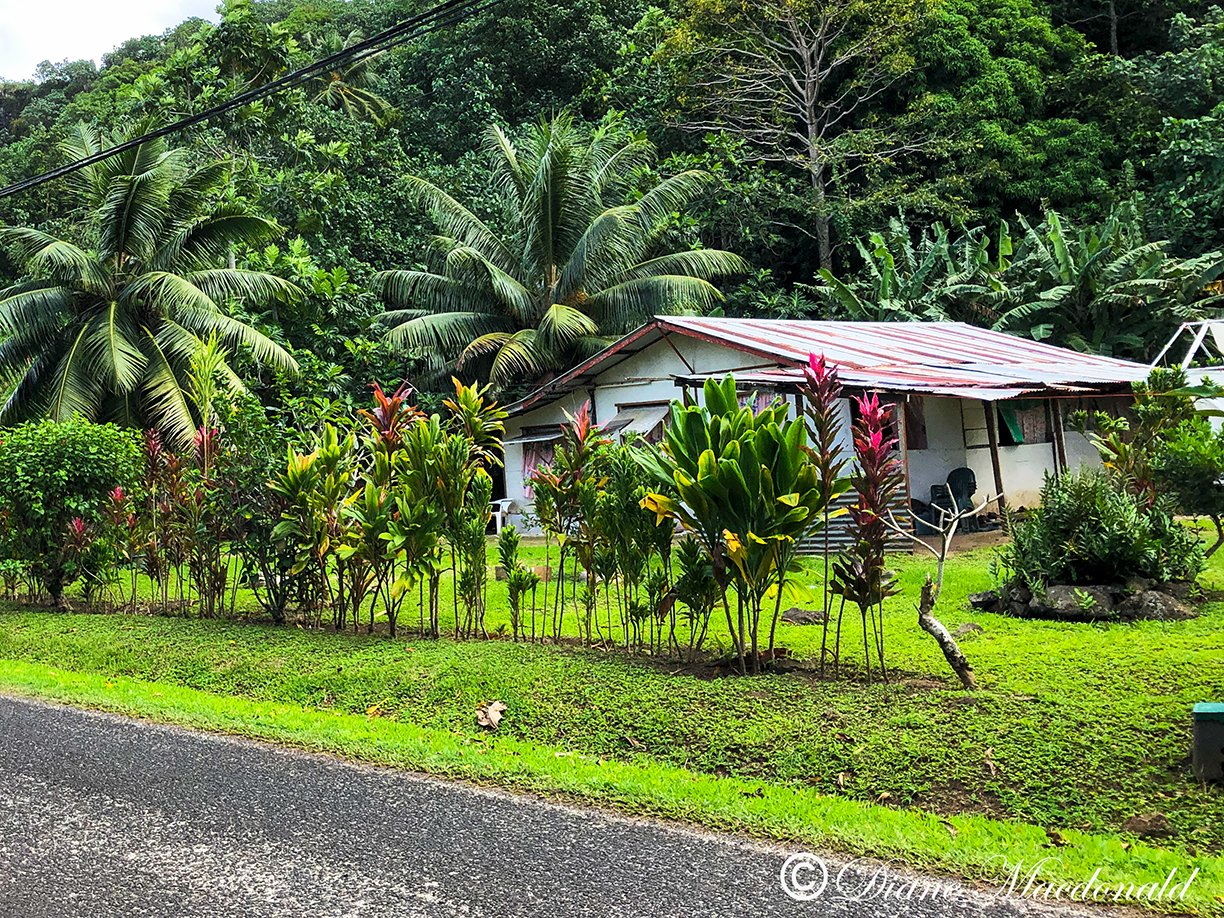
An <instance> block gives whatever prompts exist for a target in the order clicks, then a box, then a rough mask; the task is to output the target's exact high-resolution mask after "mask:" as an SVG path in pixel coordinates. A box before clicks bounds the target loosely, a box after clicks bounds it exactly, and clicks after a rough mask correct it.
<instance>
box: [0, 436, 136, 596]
mask: <svg viewBox="0 0 1224 918" xmlns="http://www.w3.org/2000/svg"><path fill="white" fill-rule="evenodd" d="M140 452H141V449H140V440H139V438H138V435H137V434H136V433H135V432H133V431H130V430H121V429H120V428H118V427H114V426H112V425H110V424H91V423H88V422H85V421H68V422H55V421H40V422H36V423H29V424H22V425H21V426H19V427H15V428H13V429H11V430H8V431H5V432H4V434H3V436H2V437H0V514H3V518H4V526H3V537H2V538H3V540H4V543H5V544H4V546H3V547H4V555H5V557H7V558H11V559H15V560H17V561H20V562H24V563H26V564H28V565H29V573H30V576H31V577H32V578H33V579H34V581H35V583H36V584H37V585H38V586H39V588H41V589H42V590H45V591H46V593H47V595H48V596H49V597H50V598H51V600H52V601H53V602H54V603H55V604H56V605H60V604H61V603H62V602H63V595H64V589H65V587H67V586H68V585H69V584H71V583H73V582H74V581H76V580H78V579H80V578H82V577H84V578H86V579H87V581H89V584H90V585H91V586H92V584H93V583H94V582H96V579H97V578H98V577H99V576H100V575H101V572H102V571H103V570H104V568H105V566H106V562H107V560H108V558H109V556H110V555H111V554H112V553H113V552H114V551H115V550H116V545H117V537H116V536H117V534H116V532H115V528H116V527H115V525H114V524H115V523H116V522H117V521H118V520H119V519H120V518H121V517H125V516H126V513H125V512H124V511H125V509H126V505H127V504H128V501H129V499H128V497H127V494H128V493H129V492H130V490H131V489H132V488H133V487H134V486H135V485H136V483H137V482H138V481H139V479H140V462H139V458H140Z"/></svg>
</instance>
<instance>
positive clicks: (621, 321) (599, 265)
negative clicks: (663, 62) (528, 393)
mask: <svg viewBox="0 0 1224 918" xmlns="http://www.w3.org/2000/svg"><path fill="white" fill-rule="evenodd" d="M486 144H487V146H488V149H489V155H490V158H491V159H492V161H493V162H494V167H493V168H494V172H493V175H492V176H491V177H490V185H489V189H488V191H487V195H486V198H485V199H484V201H483V202H482V203H483V205H484V206H485V207H487V208H495V209H497V210H501V211H503V212H504V214H505V215H506V223H507V231H506V233H505V234H504V235H502V234H499V233H498V232H496V231H495V230H492V229H490V228H489V227H488V226H486V225H485V223H484V222H483V221H482V220H481V219H480V218H479V217H477V216H476V215H475V214H474V213H472V211H471V210H470V209H468V208H467V207H464V206H463V205H462V204H460V203H459V202H457V201H456V200H455V199H454V198H452V197H451V196H450V195H448V194H447V193H446V192H445V191H443V190H442V189H440V188H438V187H437V186H436V185H434V184H432V183H430V182H427V181H425V180H423V179H417V178H409V179H407V182H408V184H409V186H410V187H411V188H412V189H413V190H414V192H415V194H416V196H417V198H418V199H419V200H420V201H421V203H422V204H424V205H425V206H426V207H427V208H428V210H429V213H430V215H431V217H432V219H433V222H434V223H435V225H436V227H437V229H438V232H439V237H438V238H437V239H435V241H434V248H435V249H436V252H437V257H436V261H437V266H438V270H437V271H436V272H430V271H384V272H382V273H380V274H379V275H378V276H377V278H376V284H377V286H378V288H379V290H380V291H381V292H382V295H383V297H384V298H385V299H386V300H387V301H388V302H390V303H392V304H394V305H396V306H398V307H399V309H398V310H397V311H395V312H392V313H389V314H388V315H387V316H386V319H387V321H389V322H392V323H397V324H395V326H394V327H393V328H392V329H391V331H390V334H389V335H388V340H389V341H391V342H392V343H393V344H395V345H399V346H404V347H409V348H413V349H415V350H418V351H424V352H426V353H431V352H432V353H434V354H436V355H437V357H438V358H439V359H440V360H443V361H445V362H446V363H448V364H449V363H451V362H453V361H455V358H456V357H457V358H458V361H457V364H458V368H459V369H460V370H462V369H464V366H465V364H469V363H475V364H477V365H478V366H479V367H480V368H481V370H482V371H483V372H481V374H480V375H481V376H482V377H483V378H487V379H489V380H490V381H491V382H492V383H494V384H495V385H498V386H506V385H508V384H511V383H514V382H516V381H519V380H523V379H527V380H534V379H537V378H540V377H542V376H545V375H546V374H550V373H552V374H555V373H558V372H560V371H562V370H564V369H566V368H568V367H569V366H572V365H573V364H574V363H576V362H578V360H579V359H581V358H583V357H587V356H590V355H591V354H593V353H595V352H596V351H598V350H600V349H602V348H603V347H605V346H606V345H607V344H610V343H611V341H612V340H613V338H615V337H617V336H619V335H621V334H624V333H625V332H627V331H630V330H631V329H633V328H635V327H637V326H638V325H640V324H641V323H642V322H643V321H645V320H646V319H647V318H649V317H650V315H651V314H653V313H655V312H661V311H662V312H672V311H677V310H680V309H688V310H701V311H704V310H708V309H709V308H710V307H711V306H712V305H713V304H714V303H716V302H719V301H720V300H721V299H722V295H721V294H720V293H719V291H718V290H717V288H715V287H714V286H713V285H712V284H711V283H710V279H718V278H720V277H725V276H728V275H733V274H739V273H743V272H744V271H745V270H746V265H745V264H744V262H743V261H742V260H741V259H740V258H739V257H738V256H736V255H732V254H731V253H729V252H722V251H719V250H716V249H702V248H688V249H686V248H682V247H681V246H682V242H681V241H680V239H679V238H677V234H676V233H675V232H674V228H673V227H672V226H671V225H670V224H671V223H672V217H673V215H675V214H677V213H682V212H683V211H685V210H686V209H688V207H689V206H691V205H692V203H693V202H694V201H696V200H697V199H698V198H699V197H700V196H701V194H702V192H703V191H704V189H705V187H706V186H707V185H708V182H709V176H707V175H706V174H705V173H701V172H695V171H689V172H682V173H680V174H678V175H674V176H671V177H670V178H668V179H666V180H664V181H662V182H660V183H658V184H657V185H655V186H654V187H652V188H650V189H649V190H646V191H645V192H644V193H643V194H642V195H641V197H639V198H638V199H637V200H635V201H634V202H633V203H632V204H617V202H619V201H623V200H624V198H625V195H626V192H627V191H628V189H629V187H630V181H631V180H632V178H633V177H634V176H635V174H636V173H637V172H638V170H640V169H641V168H642V167H643V166H644V165H645V162H646V160H647V157H648V156H649V154H650V145H649V144H648V143H647V142H646V141H645V140H643V139H642V138H634V137H630V136H628V135H627V134H626V132H625V131H624V130H623V129H621V128H620V126H619V125H615V124H613V125H609V126H606V127H605V128H601V129H599V130H597V131H596V132H595V133H594V135H593V136H592V137H591V138H590V140H589V142H586V143H584V142H582V138H581V137H580V136H579V133H578V131H577V130H576V129H575V128H574V125H573V124H572V122H571V120H570V119H569V118H568V117H565V116H561V117H558V118H555V119H553V120H552V121H550V122H545V123H542V124H540V125H538V126H536V127H533V128H532V129H531V130H530V132H529V133H528V136H527V141H526V143H525V144H524V145H523V146H522V147H516V146H515V144H514V143H513V142H512V141H511V140H510V138H509V137H507V136H506V134H505V132H503V131H502V130H501V129H500V128H498V127H493V128H491V129H490V130H489V134H488V137H487V138H486ZM669 237H670V238H669Z"/></svg>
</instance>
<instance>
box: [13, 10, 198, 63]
mask: <svg viewBox="0 0 1224 918" xmlns="http://www.w3.org/2000/svg"><path fill="white" fill-rule="evenodd" d="M217 2H218V0H0V77H5V78H8V79H11V80H20V79H26V78H28V77H30V76H31V75H32V74H33V73H34V68H35V67H36V66H37V65H38V64H39V63H41V62H42V61H55V62H59V61H62V60H65V59H67V60H81V59H82V58H90V59H92V60H94V61H97V62H99V63H101V60H102V55H104V54H106V53H107V52H108V51H111V50H113V49H114V48H115V47H116V46H117V45H121V44H123V42H125V41H127V40H128V39H129V38H135V37H138V36H141V35H151V34H158V33H161V32H164V31H165V30H166V29H168V28H170V27H171V26H174V25H178V24H179V23H180V22H182V21H183V20H184V19H188V18H190V17H192V16H203V17H206V18H208V19H211V20H213V21H214V22H215V21H216V20H217V13H216V6H217Z"/></svg>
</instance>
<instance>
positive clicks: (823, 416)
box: [799, 354, 850, 674]
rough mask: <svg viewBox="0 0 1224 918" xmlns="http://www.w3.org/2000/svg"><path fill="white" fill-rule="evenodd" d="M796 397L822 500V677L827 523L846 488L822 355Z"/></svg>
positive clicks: (834, 386) (829, 371)
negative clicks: (799, 402) (798, 399)
mask: <svg viewBox="0 0 1224 918" xmlns="http://www.w3.org/2000/svg"><path fill="white" fill-rule="evenodd" d="M799 394H800V396H801V398H802V399H803V406H804V417H805V419H806V422H807V434H808V444H809V450H810V454H811V456H812V462H814V463H815V464H816V468H817V471H818V473H819V475H820V487H821V490H822V498H823V500H824V511H823V513H822V520H821V533H822V536H823V544H822V545H821V549H822V550H821V557H822V558H823V559H824V577H823V579H822V580H821V584H820V585H821V594H822V601H821V611H822V612H823V614H824V620H823V622H822V623H821V635H820V671H821V673H822V674H823V673H824V668H825V660H826V659H827V656H828V651H829V622H830V621H831V620H832V617H833V591H832V590H831V589H830V576H829V574H830V564H831V558H830V548H831V546H830V544H829V521H830V520H831V519H832V518H833V517H834V516H839V515H841V514H842V513H844V512H845V511H844V510H839V509H835V508H834V505H833V504H834V501H835V500H837V498H839V497H841V495H842V494H844V493H845V492H846V491H847V489H848V488H849V487H850V481H849V479H847V478H846V477H845V476H844V474H843V473H844V472H845V471H846V466H847V465H848V464H849V459H848V458H847V457H846V456H845V455H843V453H842V449H841V442H840V441H841V435H842V430H843V428H842V418H841V411H840V405H839V403H840V401H841V398H842V384H841V379H840V378H839V377H838V374H837V367H836V366H834V365H833V364H831V363H829V362H828V361H827V360H825V358H824V355H823V354H820V355H819V356H818V355H816V354H812V355H810V356H809V358H808V365H807V366H806V367H804V368H803V387H802V388H801V389H800V393H799Z"/></svg>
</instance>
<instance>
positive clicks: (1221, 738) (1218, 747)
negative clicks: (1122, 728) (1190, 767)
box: [1191, 701, 1224, 781]
mask: <svg viewBox="0 0 1224 918" xmlns="http://www.w3.org/2000/svg"><path fill="white" fill-rule="evenodd" d="M1191 760H1192V762H1193V763H1194V774H1195V775H1196V776H1197V777H1198V779H1199V780H1200V781H1220V780H1224V702H1218V701H1201V702H1199V703H1198V704H1196V705H1195V706H1194V752H1193V754H1192V756H1191Z"/></svg>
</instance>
